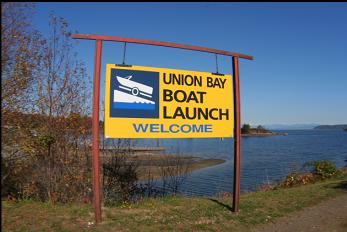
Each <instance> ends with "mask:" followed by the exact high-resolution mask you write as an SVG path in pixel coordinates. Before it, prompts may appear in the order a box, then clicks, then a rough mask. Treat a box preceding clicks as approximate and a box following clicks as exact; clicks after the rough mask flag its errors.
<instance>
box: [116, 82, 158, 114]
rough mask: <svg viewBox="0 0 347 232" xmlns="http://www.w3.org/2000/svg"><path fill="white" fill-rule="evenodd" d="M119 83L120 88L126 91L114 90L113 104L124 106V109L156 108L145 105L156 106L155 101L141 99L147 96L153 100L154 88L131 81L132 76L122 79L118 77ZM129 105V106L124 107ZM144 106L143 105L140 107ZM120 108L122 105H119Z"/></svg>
mask: <svg viewBox="0 0 347 232" xmlns="http://www.w3.org/2000/svg"><path fill="white" fill-rule="evenodd" d="M116 78H117V81H118V82H119V84H120V85H119V86H118V87H119V88H120V89H122V90H126V91H124V92H123V91H120V90H114V92H113V93H114V94H113V102H114V103H117V102H118V103H121V104H123V105H122V107H126V108H128V107H129V108H137V107H139V108H141V109H142V108H143V107H145V108H148V109H152V108H153V107H154V106H151V107H146V106H143V105H155V102H154V101H151V100H148V99H146V98H143V97H141V96H140V95H142V96H145V97H148V98H152V94H153V88H152V87H151V86H147V85H144V84H141V83H138V82H136V81H132V80H130V79H131V78H132V76H127V77H120V76H116ZM124 104H127V105H124ZM129 104H130V105H129ZM139 104H142V105H139ZM118 106H119V107H120V105H118Z"/></svg>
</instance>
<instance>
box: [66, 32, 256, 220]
mask: <svg viewBox="0 0 347 232" xmlns="http://www.w3.org/2000/svg"><path fill="white" fill-rule="evenodd" d="M71 37H72V38H73V39H87V40H95V41H96V48H95V67H94V83H93V84H94V93H93V118H92V128H93V140H92V141H93V144H92V151H93V190H94V210H95V221H96V223H100V222H101V220H102V219H101V193H100V161H99V104H100V103H99V99H100V70H101V54H102V42H103V41H112V42H127V43H137V44H146V45H153V46H163V47H171V48H179V49H185V50H193V51H200V52H207V53H214V54H220V55H225V56H231V57H232V66H233V88H234V91H233V100H234V120H233V122H234V187H233V207H232V210H233V211H234V212H238V211H239V196H240V167H241V164H240V159H241V129H240V128H241V125H240V123H241V120H240V119H241V110H240V76H239V58H242V59H248V60H253V57H252V56H250V55H245V54H241V53H236V52H229V51H224V50H218V49H213V48H205V47H200V46H192V45H185V44H178V43H171V42H159V41H153V40H142V39H133V38H124V37H118V36H104V35H91V34H72V35H71Z"/></svg>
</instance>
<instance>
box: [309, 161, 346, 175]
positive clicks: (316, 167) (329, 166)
mask: <svg viewBox="0 0 347 232" xmlns="http://www.w3.org/2000/svg"><path fill="white" fill-rule="evenodd" d="M304 166H308V167H312V168H313V170H312V172H313V174H315V175H316V176H317V177H319V178H320V179H326V178H330V177H332V176H335V175H337V174H338V173H339V170H338V169H337V168H336V165H335V164H334V163H333V162H331V161H329V160H317V161H311V162H307V163H306V164H305V165H304Z"/></svg>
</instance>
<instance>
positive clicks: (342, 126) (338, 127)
mask: <svg viewBox="0 0 347 232" xmlns="http://www.w3.org/2000/svg"><path fill="white" fill-rule="evenodd" d="M314 129H316V130H342V129H347V124H338V125H319V126H316V127H315V128H314Z"/></svg>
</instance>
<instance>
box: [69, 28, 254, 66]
mask: <svg viewBox="0 0 347 232" xmlns="http://www.w3.org/2000/svg"><path fill="white" fill-rule="evenodd" d="M72 38H74V39H88V40H102V41H113V42H127V43H137V44H147V45H154V46H161V47H171V48H180V49H186V50H193V51H200V52H208V53H214V54H220V55H225V56H234V57H239V58H243V59H247V60H253V56H250V55H245V54H241V53H236V52H229V51H223V50H218V49H213V48H206V47H200V46H193V45H186V44H178V43H171V42H160V41H154V40H143V39H133V38H124V37H119V36H105V35H89V34H87V35H86V34H73V35H72Z"/></svg>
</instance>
